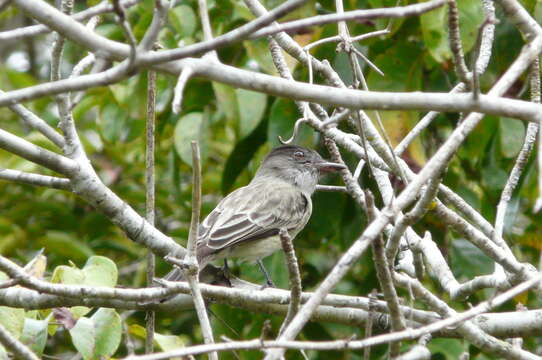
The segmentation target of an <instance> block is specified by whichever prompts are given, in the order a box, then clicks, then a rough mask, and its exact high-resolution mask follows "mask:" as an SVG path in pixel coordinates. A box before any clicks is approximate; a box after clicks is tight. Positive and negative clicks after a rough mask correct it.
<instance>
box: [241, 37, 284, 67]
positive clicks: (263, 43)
mask: <svg viewBox="0 0 542 360" xmlns="http://www.w3.org/2000/svg"><path fill="white" fill-rule="evenodd" d="M243 46H244V47H245V49H246V50H247V54H248V56H249V58H250V59H251V60H252V61H254V60H255V61H256V62H257V63H258V66H259V68H260V70H261V71H263V72H265V73H267V74H276V73H277V69H276V67H275V64H274V63H273V58H272V57H271V52H270V51H269V45H268V42H267V39H257V40H251V41H243Z"/></svg>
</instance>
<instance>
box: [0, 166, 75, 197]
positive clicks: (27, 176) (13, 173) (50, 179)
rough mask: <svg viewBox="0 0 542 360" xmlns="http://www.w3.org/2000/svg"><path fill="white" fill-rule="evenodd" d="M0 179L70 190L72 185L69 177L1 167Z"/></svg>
mask: <svg viewBox="0 0 542 360" xmlns="http://www.w3.org/2000/svg"><path fill="white" fill-rule="evenodd" d="M0 179H3V180H8V181H13V182H16V183H21V184H28V185H35V186H45V187H50V188H53V189H59V190H68V191H71V189H72V186H71V183H70V179H65V178H59V177H55V176H46V175H39V174H32V173H27V172H24V171H18V170H11V169H1V168H0Z"/></svg>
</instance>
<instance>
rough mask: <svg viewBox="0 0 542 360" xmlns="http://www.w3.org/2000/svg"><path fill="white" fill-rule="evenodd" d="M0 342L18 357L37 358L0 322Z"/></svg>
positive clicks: (33, 359)
mask: <svg viewBox="0 0 542 360" xmlns="http://www.w3.org/2000/svg"><path fill="white" fill-rule="evenodd" d="M0 343H1V344H2V345H4V347H5V348H6V349H8V350H11V351H12V352H13V355H15V357H16V358H18V359H23V360H38V359H39V358H38V357H37V356H36V354H34V353H33V352H32V351H31V350H30V349H29V348H28V347H27V346H26V345H24V344H23V343H22V342H20V341H19V340H17V339H16V338H15V337H14V336H13V335H12V334H11V333H10V332H9V331H8V330H7V329H6V328H5V327H4V325H2V324H0Z"/></svg>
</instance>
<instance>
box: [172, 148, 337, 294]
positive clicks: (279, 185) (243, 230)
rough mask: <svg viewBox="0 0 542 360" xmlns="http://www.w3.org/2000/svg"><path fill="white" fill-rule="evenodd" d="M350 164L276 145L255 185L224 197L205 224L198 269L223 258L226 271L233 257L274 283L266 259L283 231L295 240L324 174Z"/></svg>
mask: <svg viewBox="0 0 542 360" xmlns="http://www.w3.org/2000/svg"><path fill="white" fill-rule="evenodd" d="M345 168H346V166H345V165H343V164H339V163H334V162H329V161H326V160H324V159H323V158H322V157H321V156H320V155H319V154H318V153H317V152H316V151H314V150H311V149H307V148H304V147H301V146H298V145H282V146H278V147H276V148H274V149H272V150H271V152H269V154H268V155H267V156H266V157H265V158H264V160H263V161H262V163H261V165H260V167H259V168H258V170H257V171H256V174H255V176H254V178H253V179H252V180H251V181H250V183H249V184H248V185H246V186H244V187H241V188H239V189H237V190H235V191H233V192H231V193H230V194H228V195H227V196H226V197H224V198H223V199H222V200H221V201H220V202H219V203H218V205H217V206H216V207H215V208H214V210H213V211H212V212H211V213H210V214H209V215H208V216H207V217H206V218H205V219H204V220H203V222H202V223H201V224H200V226H199V231H198V239H197V242H196V258H197V261H198V264H199V268H200V269H203V268H204V267H205V266H206V265H207V264H209V263H210V262H213V261H215V260H220V259H224V266H225V270H227V260H228V259H233V258H236V259H239V260H240V261H248V262H256V263H258V265H259V266H260V269H261V270H262V272H263V274H264V276H265V278H266V282H267V285H268V286H274V285H273V282H272V280H271V278H270V276H269V274H268V272H267V271H266V269H265V267H264V266H263V263H262V259H263V258H265V257H267V256H269V255H271V254H273V253H274V252H275V251H277V250H279V249H281V248H282V245H281V240H280V236H279V233H280V231H281V230H286V231H287V232H288V235H289V236H290V238H291V239H294V238H295V236H296V235H297V234H298V233H299V232H300V231H301V230H302V229H303V228H304V227H305V225H306V224H307V222H308V221H309V218H310V216H311V213H312V200H311V195H312V194H313V193H314V191H315V190H316V185H317V183H318V179H319V177H320V175H321V174H323V173H326V172H334V171H339V170H341V169H345ZM175 278H176V279H177V280H178V279H179V272H175V274H174V272H172V273H171V274H170V275H169V276H166V279H168V280H176V279H175Z"/></svg>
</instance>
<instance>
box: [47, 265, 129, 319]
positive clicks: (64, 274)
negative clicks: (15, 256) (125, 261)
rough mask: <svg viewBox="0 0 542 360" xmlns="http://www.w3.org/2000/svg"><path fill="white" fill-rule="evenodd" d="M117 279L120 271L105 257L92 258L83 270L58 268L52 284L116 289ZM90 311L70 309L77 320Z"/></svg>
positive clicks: (67, 267) (54, 273)
mask: <svg viewBox="0 0 542 360" xmlns="http://www.w3.org/2000/svg"><path fill="white" fill-rule="evenodd" d="M117 279H118V270H117V266H116V265H115V263H114V262H113V261H111V260H110V259H108V258H106V257H103V256H91V257H90V258H89V259H88V260H87V262H86V264H85V266H84V267H83V269H82V270H81V269H78V268H76V267H74V266H65V265H61V266H57V267H56V268H55V270H54V271H53V276H52V278H51V282H53V283H60V284H67V285H69V284H72V285H86V286H109V287H114V286H115V285H117ZM90 310H91V309H90V308H88V307H86V306H74V307H72V308H70V311H71V313H72V314H73V316H74V317H75V318H76V319H78V318H80V317H82V316H84V315H85V314H87V313H88V312H90Z"/></svg>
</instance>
